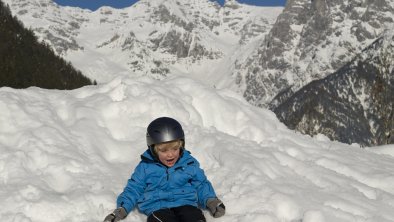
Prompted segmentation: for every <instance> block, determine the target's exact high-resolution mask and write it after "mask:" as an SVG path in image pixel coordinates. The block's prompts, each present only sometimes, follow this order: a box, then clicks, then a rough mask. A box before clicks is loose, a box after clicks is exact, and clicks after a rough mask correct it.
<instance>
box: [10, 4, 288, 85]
mask: <svg viewBox="0 0 394 222" xmlns="http://www.w3.org/2000/svg"><path fill="white" fill-rule="evenodd" d="M5 2H7V3H8V4H9V5H10V7H11V9H12V11H13V12H14V14H15V15H16V16H18V17H19V18H20V19H21V20H22V21H23V22H24V24H26V26H27V27H31V29H32V30H34V31H35V33H36V34H37V35H38V36H39V37H40V39H42V40H44V41H46V42H47V43H48V44H49V45H51V46H52V47H53V48H54V50H55V51H56V52H57V53H58V54H59V55H62V56H63V57H64V58H66V59H67V60H69V61H71V62H72V64H73V65H75V66H76V67H78V68H79V69H81V70H82V72H83V73H84V74H85V75H87V76H89V77H90V78H93V79H96V80H97V81H98V82H107V81H109V80H111V79H113V78H114V76H118V75H123V76H130V75H131V76H142V75H148V76H151V77H154V78H158V79H162V78H164V77H166V76H168V75H173V74H177V75H179V74H180V75H187V76H190V77H192V78H196V79H199V80H201V81H203V82H205V83H207V84H209V85H210V86H215V87H228V86H230V87H233V88H237V86H236V85H235V83H234V82H235V81H234V80H233V79H234V77H232V76H231V74H232V73H233V70H234V69H235V67H234V61H235V60H236V59H238V60H240V58H241V57H247V56H248V52H249V51H251V50H252V49H253V48H254V47H255V45H256V44H258V43H259V42H260V41H261V39H263V37H264V35H265V34H266V33H268V31H269V30H270V28H271V26H272V25H273V23H274V22H275V19H276V17H277V16H278V15H279V13H280V12H281V11H282V9H283V8H282V7H272V8H263V7H253V6H248V5H243V4H239V3H238V2H236V1H233V0H228V1H226V3H225V5H224V6H223V7H221V6H220V5H219V4H218V3H217V2H212V1H209V0H195V1H188V0H167V1H163V0H140V1H138V2H137V3H136V4H134V5H133V6H131V7H128V8H125V9H113V8H110V7H102V8H100V9H98V10H97V11H94V12H92V11H90V10H82V9H79V8H73V7H61V6H58V5H57V4H56V3H54V2H52V1H51V0H38V1H32V0H16V1H15V0H13V1H11V0H6V1H5Z"/></svg>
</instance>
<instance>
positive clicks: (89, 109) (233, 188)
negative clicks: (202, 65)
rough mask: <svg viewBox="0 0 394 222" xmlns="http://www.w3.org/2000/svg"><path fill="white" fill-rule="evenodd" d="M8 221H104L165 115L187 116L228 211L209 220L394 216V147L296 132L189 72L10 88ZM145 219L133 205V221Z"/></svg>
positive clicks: (5, 151)
mask: <svg viewBox="0 0 394 222" xmlns="http://www.w3.org/2000/svg"><path fill="white" fill-rule="evenodd" d="M0 112H1V115H0V122H1V124H0V153H1V155H0V197H1V198H0V205H1V206H2V207H1V208H0V218H1V219H2V221H15V222H32V221H37V222H56V221H59V222H60V221H68V222H69V221H78V222H81V221H82V222H83V221H85V222H88V221H89V222H90V221H102V220H103V218H104V217H105V216H106V215H107V214H108V213H110V212H111V211H112V210H113V209H114V207H115V200H116V197H117V195H118V194H119V193H120V192H121V191H122V189H123V187H124V185H125V184H126V181H127V179H128V178H129V176H130V173H131V172H132V171H133V169H134V167H135V166H136V165H137V164H138V162H139V160H140V154H141V153H142V152H144V151H145V149H146V144H145V130H146V126H147V125H148V124H149V122H150V121H152V120H153V119H154V118H156V117H160V116H170V117H174V118H176V119H177V120H179V121H180V122H181V124H182V125H183V127H184V129H185V133H186V147H187V149H188V150H190V151H191V152H192V154H193V155H194V156H195V157H196V158H197V159H198V160H199V161H200V163H201V166H202V168H203V169H204V170H205V172H206V174H207V176H208V178H209V179H210V180H211V182H212V183H213V186H214V187H215V189H216V192H217V194H218V196H219V198H220V199H222V200H223V201H224V203H225V205H226V209H227V212H226V215H225V216H223V217H222V218H218V219H214V218H212V217H211V216H210V215H209V213H208V212H206V211H204V213H205V215H206V217H207V220H208V221H212V222H213V221H217V222H221V221H226V222H244V221H251V222H261V221H264V222H276V221H277V222H287V221H289V222H295V221H298V222H300V221H303V222H324V221H325V222H331V221H336V222H341V221H379V222H384V221H394V212H393V210H392V209H393V207H394V186H393V185H392V184H394V159H393V158H394V146H393V145H387V146H382V147H372V148H368V149H362V148H360V147H359V146H358V145H357V144H353V145H346V144H341V143H337V142H332V141H330V140H329V139H328V138H327V137H325V136H323V135H317V136H315V137H313V138H311V137H309V136H304V135H300V134H297V133H295V132H293V131H290V130H288V129H286V127H285V126H284V125H282V124H281V123H280V122H279V121H278V120H277V119H276V117H275V115H274V114H273V113H272V112H270V111H269V110H265V109H260V108H257V107H254V106H251V105H249V104H248V103H247V102H246V101H245V100H244V99H243V98H241V96H239V95H237V94H236V93H234V92H232V91H230V90H225V89H222V90H217V89H213V88H210V87H207V86H205V85H202V84H200V83H199V82H197V81H195V80H192V79H190V78H187V77H175V76H174V77H170V78H168V79H164V80H162V81H158V80H152V79H149V78H148V77H139V78H135V79H131V78H125V77H117V78H115V79H113V80H112V81H109V82H107V83H105V84H100V85H97V86H87V87H83V88H80V89H76V90H72V91H59V90H44V89H39V88H35V87H31V88H28V89H24V90H16V89H11V88H4V87H3V88H0ZM124 221H125V222H127V221H130V222H131V221H133V222H143V221H146V216H144V215H142V214H140V213H139V212H138V211H137V210H134V211H133V212H132V213H131V214H130V215H129V216H128V217H127V218H126V219H125V220H124Z"/></svg>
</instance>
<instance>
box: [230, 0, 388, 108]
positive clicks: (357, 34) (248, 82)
mask: <svg viewBox="0 0 394 222" xmlns="http://www.w3.org/2000/svg"><path fill="white" fill-rule="evenodd" d="M393 24H394V1H393V0H380V1H369V0H330V1H326V0H314V1H307V0H288V1H287V4H286V8H285V9H284V10H283V13H282V14H280V15H279V17H278V19H277V21H276V23H275V24H274V26H273V27H272V29H271V30H270V32H269V34H268V36H267V38H265V40H264V41H263V42H262V43H261V44H260V46H259V47H258V48H257V49H256V50H255V52H254V55H253V56H251V57H250V58H249V59H248V60H247V62H242V64H241V65H240V69H239V70H238V71H237V72H238V74H237V76H238V78H237V79H238V82H239V83H240V84H241V85H243V87H244V89H245V90H244V97H245V98H246V99H247V100H248V101H249V102H251V103H253V104H255V105H258V106H270V107H276V106H277V105H279V104H281V103H282V102H283V101H284V100H286V99H287V98H288V97H289V96H291V95H292V94H293V93H294V92H296V91H297V90H299V89H300V88H301V87H302V86H304V85H306V84H308V83H309V82H311V81H312V80H316V79H321V78H324V77H326V76H327V75H329V74H331V73H333V72H335V71H337V70H338V69H340V68H341V67H342V66H344V65H345V64H347V63H348V62H349V61H351V60H352V59H353V58H354V57H355V56H356V55H357V54H359V53H360V52H361V51H362V50H363V49H364V48H365V47H367V46H368V45H370V44H371V43H372V42H374V41H375V40H376V39H377V38H378V37H379V36H380V35H381V33H382V32H384V30H386V29H392V25H393Z"/></svg>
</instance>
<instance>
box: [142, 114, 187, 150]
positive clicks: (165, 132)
mask: <svg viewBox="0 0 394 222" xmlns="http://www.w3.org/2000/svg"><path fill="white" fill-rule="evenodd" d="M178 139H180V140H182V141H183V146H184V144H185V134H184V132H183V129H182V126H181V124H180V123H179V122H178V121H176V120H175V119H172V118H169V117H160V118H157V119H155V120H153V121H152V122H151V123H150V124H149V126H148V128H147V130H146V143H147V145H148V147H149V148H150V149H151V147H153V146H152V145H154V144H158V143H164V142H169V141H173V140H178ZM151 151H153V150H152V149H151Z"/></svg>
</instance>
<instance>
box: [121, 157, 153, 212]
mask: <svg viewBox="0 0 394 222" xmlns="http://www.w3.org/2000/svg"><path fill="white" fill-rule="evenodd" d="M145 187H146V183H145V168H144V164H142V163H139V164H138V166H137V167H136V168H135V170H134V173H133V174H132V175H131V178H130V179H129V180H128V181H127V185H126V187H125V188H124V190H123V192H122V193H121V194H120V195H119V196H118V199H117V201H116V204H117V207H118V208H119V207H123V208H125V209H126V211H127V213H130V211H132V210H133V209H134V207H135V206H136V204H137V201H138V199H139V198H140V196H141V195H142V194H143V192H144V190H145Z"/></svg>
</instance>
